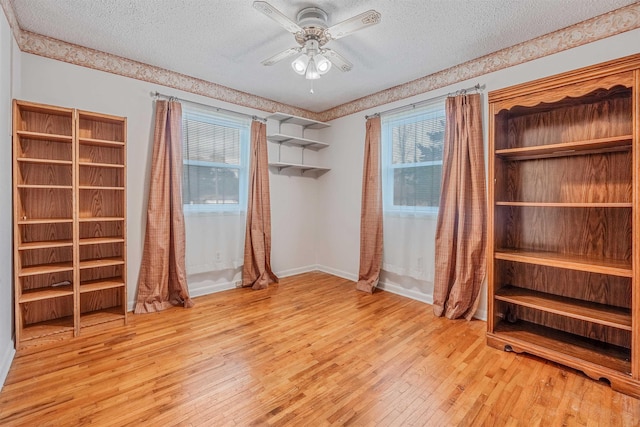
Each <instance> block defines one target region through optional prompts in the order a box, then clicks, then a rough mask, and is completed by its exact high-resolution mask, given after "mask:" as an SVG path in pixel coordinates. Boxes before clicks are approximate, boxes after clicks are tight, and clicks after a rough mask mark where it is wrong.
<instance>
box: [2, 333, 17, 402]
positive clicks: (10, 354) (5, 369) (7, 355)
mask: <svg viewBox="0 0 640 427" xmlns="http://www.w3.org/2000/svg"><path fill="white" fill-rule="evenodd" d="M14 347H15V345H14V344H13V340H9V342H8V343H7V348H6V349H5V351H4V352H3V355H2V359H0V390H2V387H3V386H4V382H5V380H6V379H7V375H8V374H9V369H10V368H11V363H12V362H13V358H14V356H15V355H16V349H15V348H14Z"/></svg>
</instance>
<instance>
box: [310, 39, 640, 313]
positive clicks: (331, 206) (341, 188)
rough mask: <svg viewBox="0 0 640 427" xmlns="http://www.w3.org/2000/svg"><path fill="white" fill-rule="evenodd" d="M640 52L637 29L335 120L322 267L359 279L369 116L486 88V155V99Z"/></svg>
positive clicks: (321, 222)
mask: <svg viewBox="0 0 640 427" xmlns="http://www.w3.org/2000/svg"><path fill="white" fill-rule="evenodd" d="M638 52H640V30H634V31H630V32H626V33H623V34H620V35H617V36H614V37H610V38H608V39H604V40H600V41H598V42H595V43H591V44H588V45H584V46H581V47H578V48H575V49H571V50H568V51H565V52H560V53H557V54H555V55H551V56H547V57H544V58H541V59H538V60H535V61H531V62H528V63H524V64H521V65H518V66H514V67H511V68H508V69H504V70H501V71H497V72H494V73H491V74H486V75H484V76H481V77H478V78H476V79H473V80H470V81H466V82H461V83H458V84H456V85H453V86H450V87H446V88H442V89H438V90H436V91H433V92H430V93H425V94H422V95H420V96H416V97H413V98H410V99H405V100H402V101H399V102H395V103H392V104H388V105H383V106H380V107H377V108H375V109H371V110H368V111H363V112H360V113H357V114H353V115H350V116H346V117H342V118H339V119H336V120H334V121H332V122H331V125H332V127H331V128H329V129H327V130H324V131H323V135H322V136H323V138H324V139H325V140H328V141H330V142H331V147H330V148H329V149H328V150H326V152H323V153H322V155H323V156H324V158H323V160H324V161H326V162H327V164H329V165H330V166H331V168H332V170H331V173H329V174H327V175H326V176H323V177H322V178H321V179H320V180H319V181H318V184H319V188H318V198H319V206H321V207H322V210H321V212H320V213H319V215H318V222H317V224H316V227H317V231H316V238H317V253H318V265H319V268H320V269H321V270H324V271H327V272H330V273H334V274H337V275H339V276H342V277H345V278H348V279H351V280H356V279H357V275H358V263H359V248H360V195H361V191H362V162H363V153H364V138H365V115H368V114H373V113H375V112H381V111H385V110H387V109H390V108H394V107H397V106H403V105H407V104H411V103H413V102H418V101H421V100H425V99H429V98H432V97H437V96H441V95H446V94H447V93H449V92H453V91H455V90H458V89H463V88H467V87H471V86H473V85H475V84H476V83H479V84H481V85H484V86H485V88H484V93H483V97H482V98H483V103H484V111H483V115H484V121H483V126H484V133H485V152H486V149H487V147H486V144H487V141H488V136H487V135H488V103H487V96H486V94H487V93H488V92H489V91H492V90H496V89H499V88H504V87H507V86H511V85H514V84H518V83H522V82H527V81H530V80H534V79H538V78H541V77H545V76H549V75H553V74H557V73H560V72H564V71H569V70H573V69H576V68H580V67H584V66H588V65H591V64H596V63H599V62H603V61H607V60H611V59H616V58H619V57H622V56H626V55H631V54H634V53H638ZM382 279H383V281H384V283H381V285H380V287H381V288H383V289H387V290H389V291H392V292H396V293H399V294H403V295H406V296H409V297H412V298H415V299H419V300H422V301H427V302H430V301H432V295H433V285H432V284H431V283H426V282H418V281H415V280H412V279H408V278H403V277H402V276H394V275H384V276H383V277H382ZM478 317H480V318H485V317H486V287H485V288H484V289H483V292H482V300H481V304H480V307H479V310H478Z"/></svg>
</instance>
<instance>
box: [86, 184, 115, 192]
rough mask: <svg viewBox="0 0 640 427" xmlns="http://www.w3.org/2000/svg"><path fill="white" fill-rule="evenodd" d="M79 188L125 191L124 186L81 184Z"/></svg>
mask: <svg viewBox="0 0 640 427" xmlns="http://www.w3.org/2000/svg"><path fill="white" fill-rule="evenodd" d="M78 189H79V190H110V191H124V187H108V186H100V185H80V186H78Z"/></svg>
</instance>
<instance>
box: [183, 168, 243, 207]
mask: <svg viewBox="0 0 640 427" xmlns="http://www.w3.org/2000/svg"><path fill="white" fill-rule="evenodd" d="M182 186H183V190H182V191H183V192H182V194H183V199H184V200H183V203H184V204H197V205H209V204H238V203H240V191H239V188H240V169H239V168H227V167H210V166H199V165H188V164H185V165H184V168H183V179H182Z"/></svg>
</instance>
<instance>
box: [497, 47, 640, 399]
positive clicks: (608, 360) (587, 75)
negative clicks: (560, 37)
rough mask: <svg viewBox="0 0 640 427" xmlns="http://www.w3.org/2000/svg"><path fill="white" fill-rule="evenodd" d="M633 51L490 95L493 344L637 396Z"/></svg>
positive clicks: (639, 213) (636, 72)
mask: <svg viewBox="0 0 640 427" xmlns="http://www.w3.org/2000/svg"><path fill="white" fill-rule="evenodd" d="M639 86H640V55H635V56H631V57H626V58H622V59H620V60H616V61H611V62H608V63H604V64H599V65H596V66H592V67H588V68H585V69H580V70H577V71H573V72H569V73H564V74H561V75H557V76H553V77H549V78H544V79H541V80H537V81H533V82H530V83H526V84H521V85H518V86H514V87H509V88H506V89H502V90H498V91H494V92H491V93H489V108H490V132H489V133H490V148H489V153H490V154H489V177H490V180H489V182H490V183H492V185H490V186H489V224H488V236H489V242H488V257H489V259H488V264H489V269H488V287H489V298H488V300H489V316H488V322H487V326H488V333H487V341H488V344H489V345H492V346H494V347H497V348H501V349H505V350H508V351H517V352H527V353H531V354H535V355H538V356H540V357H543V358H547V359H550V360H553V361H556V362H558V363H561V364H564V365H567V366H570V367H573V368H575V369H578V370H581V371H583V372H584V373H586V374H587V375H588V376H590V377H592V378H594V379H606V380H608V381H609V382H610V383H611V386H612V387H613V388H614V389H616V390H619V391H622V392H625V393H627V394H631V395H634V396H637V397H640V342H639V341H638V339H639V338H640V333H639V330H640V323H639V321H640V289H639V288H638V286H639V285H638V278H639V276H638V275H639V274H640V270H639V268H640V262H639V260H640V246H639V241H640V236H639V234H638V227H639V226H640V222H639V221H640V199H639V190H640V189H639V187H638V186H639V184H640V180H639V175H638V174H639V172H640V160H639V159H640V158H639V155H640V154H639V152H638V149H639V147H638V144H639V137H640V131H639V123H638V122H639V114H640V113H639V108H638V107H639V104H640V100H639V95H638V88H639Z"/></svg>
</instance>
